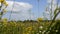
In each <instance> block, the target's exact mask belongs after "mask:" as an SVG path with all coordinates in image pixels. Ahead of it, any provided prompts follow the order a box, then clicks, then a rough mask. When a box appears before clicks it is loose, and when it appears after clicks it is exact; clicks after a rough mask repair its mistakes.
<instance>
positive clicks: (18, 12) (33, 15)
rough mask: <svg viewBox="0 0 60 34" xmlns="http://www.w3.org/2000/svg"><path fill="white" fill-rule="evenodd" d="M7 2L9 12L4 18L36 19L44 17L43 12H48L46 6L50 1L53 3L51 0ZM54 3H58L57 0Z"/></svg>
mask: <svg viewBox="0 0 60 34" xmlns="http://www.w3.org/2000/svg"><path fill="white" fill-rule="evenodd" d="M6 2H7V3H8V7H7V8H6V10H7V12H6V13H5V15H3V17H2V18H8V19H10V20H36V19H37V18H40V17H41V18H44V16H43V13H44V12H46V6H47V5H48V3H51V0H39V1H38V0H15V1H14V0H6ZM38 2H39V3H38ZM59 3H60V1H59ZM54 4H56V0H54ZM13 6H14V7H13ZM53 8H54V7H53ZM11 11H12V13H11ZM46 13H48V12H46ZM10 15H11V16H10Z"/></svg>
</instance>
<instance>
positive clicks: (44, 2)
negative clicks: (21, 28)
mask: <svg viewBox="0 0 60 34" xmlns="http://www.w3.org/2000/svg"><path fill="white" fill-rule="evenodd" d="M7 1H12V0H7ZM13 1H14V0H13ZM15 1H16V2H23V3H25V4H27V3H28V4H30V5H32V8H30V7H29V8H30V9H31V11H30V12H28V13H30V14H29V16H27V17H26V18H24V17H25V16H22V17H23V18H22V17H20V16H18V17H19V18H18V17H17V15H15V16H13V15H12V16H13V17H12V16H11V19H13V20H14V19H15V18H14V17H16V20H25V19H27V18H28V17H29V18H28V19H32V20H35V19H37V18H38V17H41V18H43V12H45V9H46V6H47V4H48V3H47V0H40V1H39V4H38V0H15ZM8 5H9V4H8ZM38 5H39V11H38ZM28 10H29V9H28ZM20 13H21V12H20ZM23 13H24V11H23ZM9 15H10V13H7V14H6V15H5V16H7V18H9ZM31 15H32V16H33V18H32V17H30V16H31ZM5 16H4V17H5Z"/></svg>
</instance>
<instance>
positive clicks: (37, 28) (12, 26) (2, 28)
mask: <svg viewBox="0 0 60 34" xmlns="http://www.w3.org/2000/svg"><path fill="white" fill-rule="evenodd" d="M47 25H49V23H48V22H37V21H36V22H34V21H32V22H31V21H28V22H27V21H26V22H25V21H24V22H21V21H18V22H16V21H10V22H8V21H5V20H4V21H2V22H0V34H41V33H44V32H45V30H46V29H47V27H48V26H47Z"/></svg>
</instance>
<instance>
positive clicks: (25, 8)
mask: <svg viewBox="0 0 60 34" xmlns="http://www.w3.org/2000/svg"><path fill="white" fill-rule="evenodd" d="M7 3H8V7H7V8H6V9H7V11H11V10H12V7H13V5H14V7H13V10H12V11H13V12H19V13H17V14H16V13H12V15H11V19H13V20H14V19H16V20H25V19H30V15H31V16H33V15H32V14H30V11H29V10H31V9H32V8H33V7H32V5H31V4H29V3H25V2H16V1H15V2H14V1H7ZM13 3H14V4H13ZM6 16H7V15H6ZM6 16H4V17H6ZM4 17H3V18H4ZM31 18H34V17H31Z"/></svg>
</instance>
